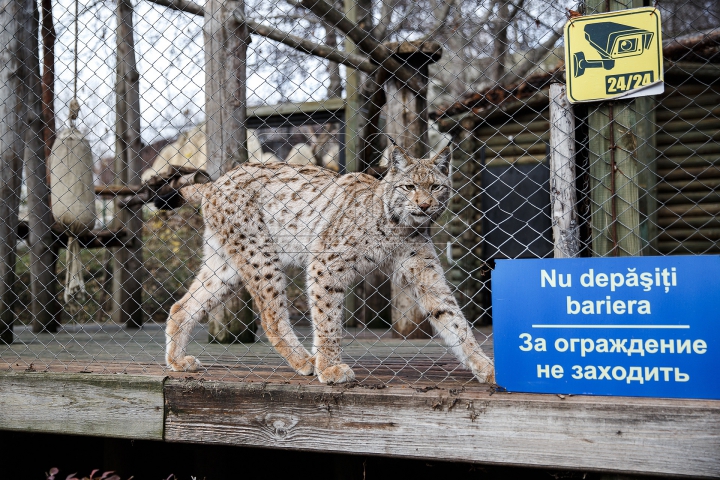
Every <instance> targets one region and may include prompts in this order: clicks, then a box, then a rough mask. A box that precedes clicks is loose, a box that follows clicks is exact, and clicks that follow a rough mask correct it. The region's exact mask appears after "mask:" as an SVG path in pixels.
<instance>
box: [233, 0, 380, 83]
mask: <svg viewBox="0 0 720 480" xmlns="http://www.w3.org/2000/svg"><path fill="white" fill-rule="evenodd" d="M234 16H235V18H236V19H237V21H239V22H245V23H246V24H247V27H248V30H249V31H250V33H254V34H255V35H260V36H263V37H267V38H269V39H271V40H275V41H276V42H280V43H284V44H285V45H287V46H289V47H292V48H294V49H295V50H299V51H301V52H304V53H309V54H310V55H315V56H317V57H322V58H326V59H328V60H331V61H333V62H337V63H341V64H343V65H345V66H348V67H351V68H354V69H357V70H362V71H363V72H366V73H375V72H376V71H377V68H378V67H377V66H376V65H374V64H373V63H372V62H371V61H370V60H369V59H368V58H367V57H365V56H363V55H357V54H354V53H346V52H343V51H341V50H338V49H336V48H332V47H330V46H328V45H323V44H320V43H315V42H311V41H310V40H307V39H304V38H300V37H297V36H295V35H290V34H289V33H287V32H285V31H283V30H280V29H279V28H275V27H271V26H269V25H263V24H261V23H259V22H256V21H254V20H249V19H246V18H244V17H243V15H242V13H241V12H240V11H238V10H235V12H234Z"/></svg>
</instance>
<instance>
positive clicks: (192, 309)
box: [165, 262, 239, 372]
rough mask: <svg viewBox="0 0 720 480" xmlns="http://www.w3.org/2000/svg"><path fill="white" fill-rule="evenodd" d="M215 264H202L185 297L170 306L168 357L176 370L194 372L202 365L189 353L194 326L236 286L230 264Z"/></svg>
mask: <svg viewBox="0 0 720 480" xmlns="http://www.w3.org/2000/svg"><path fill="white" fill-rule="evenodd" d="M214 263H217V262H212V263H211V264H208V262H206V263H205V265H203V267H202V268H201V269H200V272H199V273H198V275H197V277H196V278H195V280H193V283H192V285H190V289H189V290H188V292H187V293H186V294H185V296H183V298H181V299H180V301H178V302H177V303H176V304H175V305H173V306H172V308H170V316H169V318H168V320H167V324H166V326H165V342H166V343H165V346H166V351H165V353H166V355H165V359H166V361H167V365H168V366H169V367H170V368H171V369H172V370H174V371H176V372H194V371H197V370H198V369H199V368H200V367H201V365H200V362H199V361H198V360H197V359H196V358H195V357H193V356H191V355H186V348H187V345H188V343H189V342H190V336H191V334H192V330H193V327H195V325H196V324H197V323H198V322H199V321H200V320H202V318H203V317H204V316H205V315H207V312H209V311H210V310H212V309H213V308H214V307H216V306H217V305H219V304H220V303H221V302H223V301H224V300H225V299H227V297H228V296H229V295H230V293H232V291H233V290H234V289H235V288H237V285H238V280H239V276H238V274H237V271H236V270H235V269H232V268H231V267H230V266H229V265H227V264H225V265H213V264H214ZM211 266H215V267H217V268H215V269H213V268H211Z"/></svg>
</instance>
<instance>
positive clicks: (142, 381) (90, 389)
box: [0, 372, 164, 440]
mask: <svg viewBox="0 0 720 480" xmlns="http://www.w3.org/2000/svg"><path fill="white" fill-rule="evenodd" d="M163 382H164V377H161V376H133V375H93V374H82V373H16V372H0V429H3V430H20V431H25V432H27V431H30V432H43V433H62V434H77V435H92V436H102V437H114V438H132V439H147V440H162V438H163V416H164V412H163Z"/></svg>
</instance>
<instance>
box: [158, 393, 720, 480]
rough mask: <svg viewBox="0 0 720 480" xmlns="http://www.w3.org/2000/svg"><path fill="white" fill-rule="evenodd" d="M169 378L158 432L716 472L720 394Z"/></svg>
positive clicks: (615, 468) (437, 455) (217, 439)
mask: <svg viewBox="0 0 720 480" xmlns="http://www.w3.org/2000/svg"><path fill="white" fill-rule="evenodd" d="M366 387H370V388H361V387H360V386H356V387H355V388H347V387H346V388H342V387H327V386H298V385H267V384H263V383H260V384H257V383H256V384H251V383H239V384H230V383H219V382H199V381H195V380H168V382H166V385H165V399H166V409H167V418H166V424H165V439H166V440H168V441H174V442H196V443H210V444H226V445H246V446H257V447H270V448H280V449H292V450H315V451H330V452H342V453H353V454H375V455H386V456H398V457H407V458H425V459H436V460H445V461H452V460H455V461H468V462H481V463H495V464H503V465H514V466H538V467H540V466H542V467H547V468H571V469H581V470H597V471H603V472H614V473H642V474H659V475H678V476H698V477H715V476H718V475H720V402H717V401H696V400H692V401H690V400H687V401H678V400H662V399H632V398H604V397H564V399H561V398H559V397H557V396H548V395H517V394H513V395H507V394H495V395H489V394H488V393H487V392H483V391H482V390H481V389H480V388H477V390H475V387H470V389H469V391H466V392H459V391H457V390H444V389H439V390H430V391H427V392H424V393H423V392H418V391H415V390H412V389H408V388H386V389H382V390H373V389H372V388H371V387H372V386H370V385H366Z"/></svg>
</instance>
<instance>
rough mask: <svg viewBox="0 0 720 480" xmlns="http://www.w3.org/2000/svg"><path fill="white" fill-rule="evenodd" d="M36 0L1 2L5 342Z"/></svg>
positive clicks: (0, 227)
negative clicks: (28, 51) (29, 40)
mask: <svg viewBox="0 0 720 480" xmlns="http://www.w3.org/2000/svg"><path fill="white" fill-rule="evenodd" d="M32 11H33V8H32V2H31V1H30V0H0V162H1V164H0V342H1V343H11V342H12V341H13V332H12V325H13V323H14V320H15V315H14V313H13V309H12V306H13V303H14V302H15V296H14V292H13V286H14V284H15V262H16V260H17V258H16V246H17V226H18V210H19V207H20V181H21V179H22V157H23V149H24V133H25V128H26V123H25V121H26V117H27V111H28V110H27V106H26V105H25V100H26V95H27V86H26V83H25V80H26V77H27V74H26V70H25V61H26V58H25V57H26V54H25V50H26V45H27V43H26V38H27V33H28V32H29V31H30V28H31V24H32Z"/></svg>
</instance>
